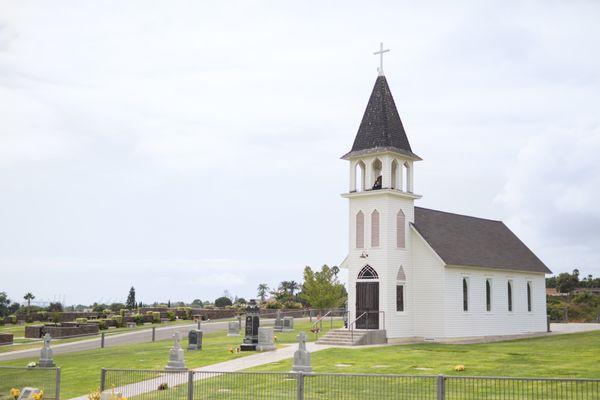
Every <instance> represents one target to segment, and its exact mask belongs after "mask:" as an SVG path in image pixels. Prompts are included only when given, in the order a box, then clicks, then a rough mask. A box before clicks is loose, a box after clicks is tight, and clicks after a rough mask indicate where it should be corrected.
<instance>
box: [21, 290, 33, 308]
mask: <svg viewBox="0 0 600 400" xmlns="http://www.w3.org/2000/svg"><path fill="white" fill-rule="evenodd" d="M23 298H24V299H25V300H27V308H29V307H30V306H31V300H33V299H35V296H34V295H33V294H32V293H31V292H27V294H26V295H25V296H23Z"/></svg>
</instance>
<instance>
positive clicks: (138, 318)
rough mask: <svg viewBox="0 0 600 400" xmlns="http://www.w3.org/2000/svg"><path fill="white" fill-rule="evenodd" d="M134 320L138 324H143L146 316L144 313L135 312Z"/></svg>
mask: <svg viewBox="0 0 600 400" xmlns="http://www.w3.org/2000/svg"><path fill="white" fill-rule="evenodd" d="M133 322H135V323H136V325H142V324H143V323H144V316H143V315H142V314H133Z"/></svg>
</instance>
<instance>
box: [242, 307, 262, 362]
mask: <svg viewBox="0 0 600 400" xmlns="http://www.w3.org/2000/svg"><path fill="white" fill-rule="evenodd" d="M259 326H260V309H259V308H258V304H256V300H250V302H249V303H248V307H246V329H245V335H244V342H243V343H242V345H241V346H240V349H241V350H242V351H253V350H256V345H257V344H258V328H259Z"/></svg>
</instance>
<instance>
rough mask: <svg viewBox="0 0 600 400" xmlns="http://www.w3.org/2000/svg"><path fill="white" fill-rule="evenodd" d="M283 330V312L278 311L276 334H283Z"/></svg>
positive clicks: (276, 315)
mask: <svg viewBox="0 0 600 400" xmlns="http://www.w3.org/2000/svg"><path fill="white" fill-rule="evenodd" d="M282 330H283V320H282V319H281V310H277V313H276V314H275V332H281V331H282Z"/></svg>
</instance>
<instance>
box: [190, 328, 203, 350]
mask: <svg viewBox="0 0 600 400" xmlns="http://www.w3.org/2000/svg"><path fill="white" fill-rule="evenodd" d="M187 349H188V350H202V331H201V330H199V329H192V330H191V331H190V333H188V348H187Z"/></svg>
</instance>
